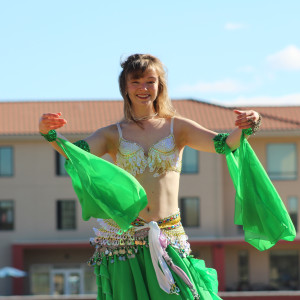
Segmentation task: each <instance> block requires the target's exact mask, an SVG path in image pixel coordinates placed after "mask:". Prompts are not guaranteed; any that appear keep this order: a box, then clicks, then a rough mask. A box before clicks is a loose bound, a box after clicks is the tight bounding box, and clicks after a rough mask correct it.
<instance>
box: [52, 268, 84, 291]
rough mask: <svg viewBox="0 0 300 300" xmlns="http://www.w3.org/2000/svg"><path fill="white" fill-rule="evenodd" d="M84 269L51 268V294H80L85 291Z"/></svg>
mask: <svg viewBox="0 0 300 300" xmlns="http://www.w3.org/2000/svg"><path fill="white" fill-rule="evenodd" d="M82 271H83V270H81V269H59V270H57V269H56V270H55V269H54V270H51V274H50V294H51V295H79V294H82V293H83V272H82Z"/></svg>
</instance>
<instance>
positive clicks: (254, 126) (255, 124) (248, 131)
mask: <svg viewBox="0 0 300 300" xmlns="http://www.w3.org/2000/svg"><path fill="white" fill-rule="evenodd" d="M251 125H252V126H251V127H250V128H247V129H243V130H242V131H243V133H244V134H247V135H251V134H255V133H256V132H257V131H258V130H259V127H260V125H261V115H260V114H259V118H258V120H257V121H256V122H253V121H252V124H251Z"/></svg>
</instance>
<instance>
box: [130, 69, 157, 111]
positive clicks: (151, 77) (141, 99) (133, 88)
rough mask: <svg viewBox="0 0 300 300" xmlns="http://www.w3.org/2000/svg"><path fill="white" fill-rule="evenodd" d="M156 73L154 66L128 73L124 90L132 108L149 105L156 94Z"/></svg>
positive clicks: (151, 104)
mask: <svg viewBox="0 0 300 300" xmlns="http://www.w3.org/2000/svg"><path fill="white" fill-rule="evenodd" d="M158 83H159V78H158V74H157V72H156V71H155V69H154V68H149V69H147V70H145V71H144V72H142V73H141V72H138V73H131V74H128V76H127V80H126V91H127V93H128V97H129V98H130V100H131V103H132V105H133V108H137V109H138V108H141V106H145V105H147V106H148V105H150V106H152V107H153V102H154V101H155V100H156V98H157V96H158Z"/></svg>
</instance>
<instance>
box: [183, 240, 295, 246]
mask: <svg viewBox="0 0 300 300" xmlns="http://www.w3.org/2000/svg"><path fill="white" fill-rule="evenodd" d="M189 243H190V244H191V246H196V247H197V246H214V245H224V246H232V245H238V246H246V245H250V244H249V243H247V242H245V241H244V240H235V239H232V240H231V239H219V240H208V239H207V240H204V239H203V240H189ZM290 243H291V242H289V241H283V240H280V241H278V242H277V243H276V245H284V244H286V245H288V244H290ZM293 244H300V239H299V238H297V239H295V240H294V241H293Z"/></svg>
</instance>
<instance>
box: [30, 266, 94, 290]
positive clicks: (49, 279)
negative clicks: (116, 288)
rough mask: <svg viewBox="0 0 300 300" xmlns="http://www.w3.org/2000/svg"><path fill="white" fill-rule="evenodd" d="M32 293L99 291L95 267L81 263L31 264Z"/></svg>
mask: <svg viewBox="0 0 300 300" xmlns="http://www.w3.org/2000/svg"><path fill="white" fill-rule="evenodd" d="M29 279H30V293H31V294H33V295H55V296H58V295H78V294H95V293H97V283H96V280H95V274H94V272H93V268H91V267H88V266H85V265H80V264H54V265H50V264H49V265H42V264H41V265H35V264H32V265H31V266H30V276H29Z"/></svg>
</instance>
